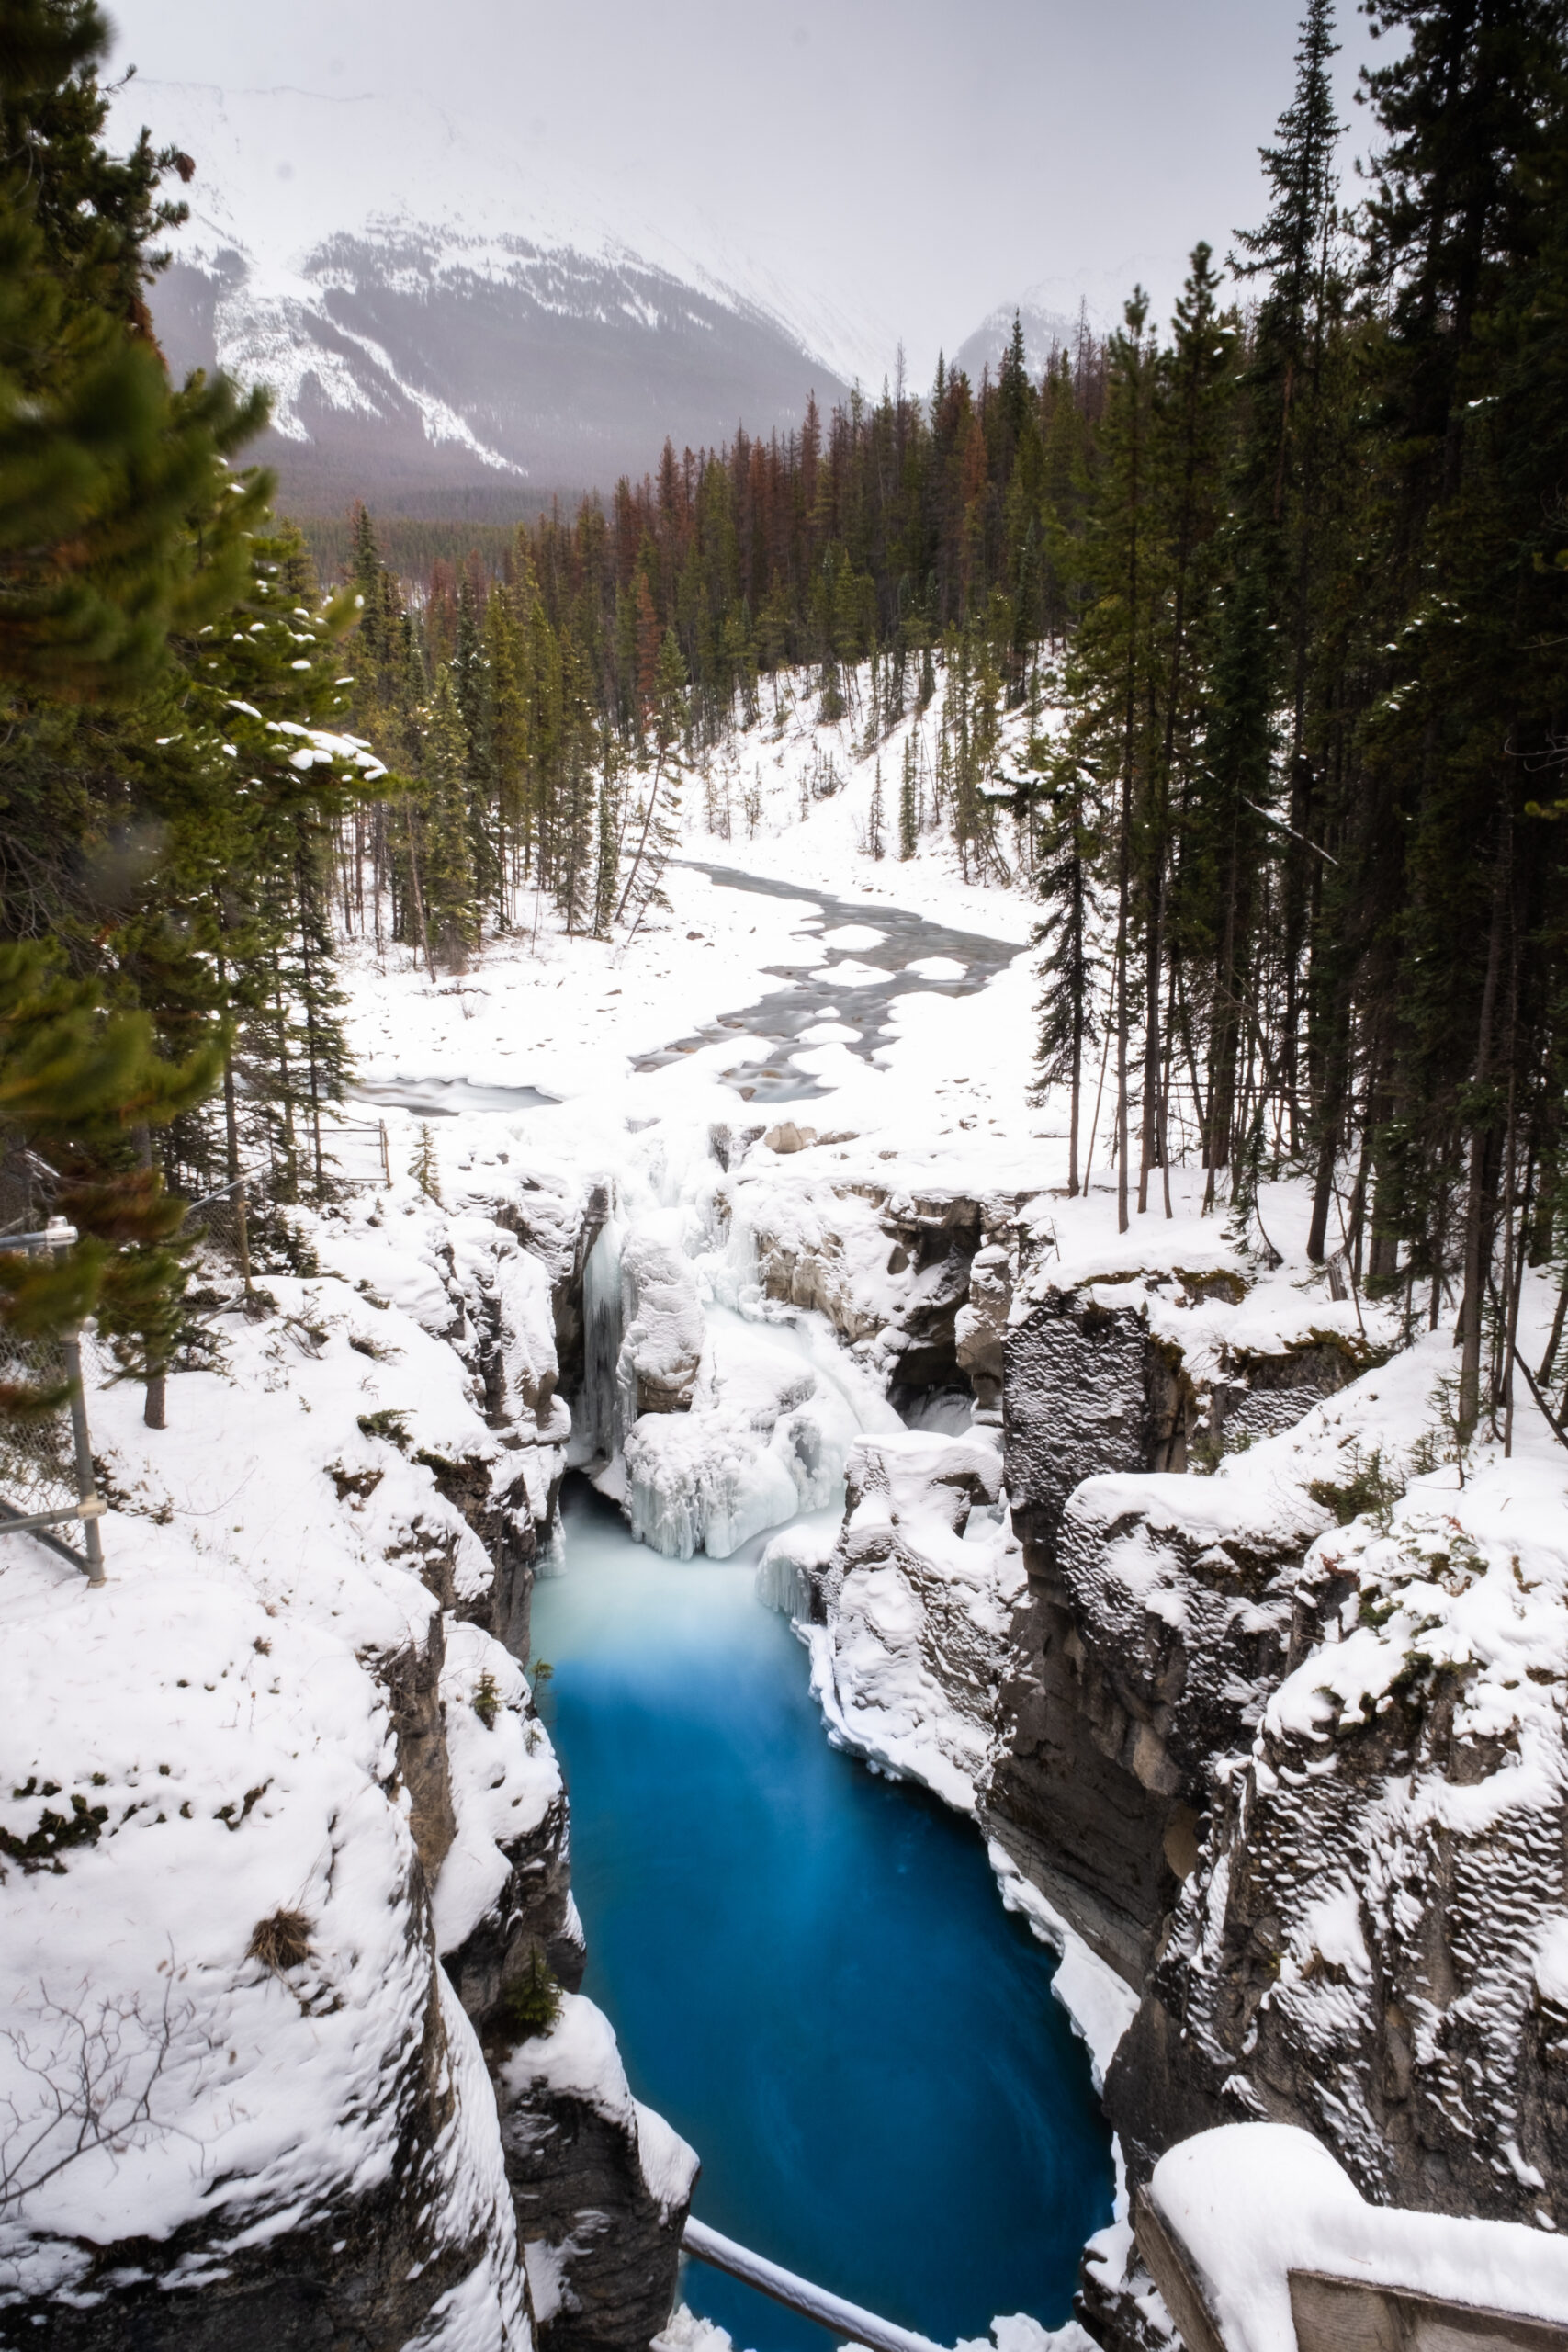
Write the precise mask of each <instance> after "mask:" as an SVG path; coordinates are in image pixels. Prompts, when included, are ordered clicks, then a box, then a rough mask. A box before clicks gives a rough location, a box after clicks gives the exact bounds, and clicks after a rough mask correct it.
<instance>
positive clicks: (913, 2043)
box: [534, 1480, 1111, 2352]
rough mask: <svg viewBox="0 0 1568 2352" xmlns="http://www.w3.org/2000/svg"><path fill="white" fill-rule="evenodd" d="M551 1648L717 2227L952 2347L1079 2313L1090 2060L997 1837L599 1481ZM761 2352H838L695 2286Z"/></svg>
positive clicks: (785, 1638)
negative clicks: (654, 1546) (833, 1720)
mask: <svg viewBox="0 0 1568 2352" xmlns="http://www.w3.org/2000/svg"><path fill="white" fill-rule="evenodd" d="M566 1527H567V1543H566V1573H565V1574H564V1575H563V1576H560V1577H553V1578H550V1579H548V1580H547V1581H544V1582H541V1584H540V1585H539V1587H538V1589H537V1591H536V1597H535V1605H534V1628H535V1631H534V1646H535V1649H536V1652H537V1653H538V1655H540V1656H541V1657H546V1658H547V1659H549V1660H550V1661H551V1663H552V1664H553V1666H554V1668H555V1674H554V1678H553V1680H551V1681H550V1683H549V1684H548V1685H547V1691H546V1693H545V1695H544V1702H543V1703H544V1709H545V1713H546V1719H547V1722H548V1723H549V1724H550V1726H551V1729H552V1732H553V1735H554V1736H555V1739H556V1742H557V1745H558V1749H559V1751H560V1755H561V1758H562V1761H563V1764H564V1766H565V1770H566V1773H567V1777H568V1781H569V1785H570V1792H571V1808H572V1859H573V1881H574V1885H575V1888H576V1893H577V1899H578V1903H579V1905H580V1907H581V1912H582V1916H583V1920H584V1923H585V1926H586V1928H587V1933H588V1948H589V1954H590V1959H589V1968H588V1975H587V1980H586V1983H585V1985H584V1988H583V1989H584V1991H585V1992H587V1993H588V1994H589V1995H591V1996H592V1998H593V1999H594V2000H596V2001H597V2002H598V2003H599V2004H600V2006H601V2007H603V2008H604V2009H605V2010H606V2011H607V2012H608V2014H609V2016H610V2018H611V2019H612V2020H613V2022H614V2024H615V2030H616V2032H617V2034H618V2036H619V2039H620V2043H621V2049H622V2052H623V2055H624V2057H625V2059H626V2067H627V2071H628V2073H629V2075H630V2076H631V2082H632V2087H633V2089H634V2091H635V2092H636V2093H637V2096H638V2098H643V2099H646V2100H648V2101H649V2102H650V2103H651V2104H652V2105H653V2106H655V2107H657V2108H658V2109H660V2110H661V2112H662V2113H664V2114H665V2115H667V2116H668V2117H669V2118H670V2120H671V2122H672V2123H673V2124H674V2125H675V2126H676V2128H677V2129H678V2130H679V2131H682V2133H683V2134H684V2135H685V2137H686V2138H687V2139H689V2140H690V2141H691V2143H692V2144H693V2145H694V2147H695V2148H696V2149H697V2150H698V2152H699V2153H700V2154H701V2156H702V2159H703V2174H702V2178H701V2180H700V2182H699V2184H698V2188H697V2194H696V2199H695V2203H694V2211H696V2212H697V2213H698V2214H699V2215H700V2217H701V2218H702V2219H703V2220H705V2221H706V2222H710V2223H711V2224H712V2225H713V2226H714V2227H715V2228H716V2229H719V2230H722V2231H724V2232H726V2233H728V2235H730V2236H732V2237H735V2238H739V2240H740V2241H741V2242H742V2243H743V2244H744V2245H750V2246H753V2247H755V2248H756V2249H757V2251H758V2252H760V2253H762V2254H766V2255H768V2256H772V2257H773V2259H774V2260H775V2261H779V2262H782V2263H784V2264H785V2265H786V2266H787V2267H790V2268H792V2269H794V2270H796V2271H799V2272H802V2273H804V2274H805V2275H806V2276H807V2278H813V2279H816V2280H818V2281H819V2282H820V2283H821V2284H822V2285H824V2286H827V2287H829V2288H830V2289H832V2290H834V2291H836V2292H837V2293H839V2294H841V2295H847V2296H849V2297H850V2298H851V2299H852V2300H853V2301H858V2302H860V2303H863V2304H865V2305H868V2306H869V2307H870V2308H871V2309H873V2310H874V2311H877V2312H882V2313H884V2314H885V2315H886V2316H887V2317H888V2318H891V2319H894V2320H897V2321H899V2322H902V2323H903V2324H906V2325H908V2326H909V2327H912V2328H915V2329H918V2330H919V2331H921V2332H922V2333H924V2334H926V2335H930V2336H931V2337H933V2338H934V2339H935V2340H936V2341H938V2342H939V2343H946V2344H952V2343H953V2342H954V2341H955V2340H956V2339H957V2338H958V2337H960V2336H976V2335H981V2336H983V2335H985V2334H986V2332H987V2329H988V2327H989V2324H990V2322H991V2320H992V2318H993V2317H994V2316H996V2315H997V2314H998V2313H1006V2312H1017V2311H1024V2312H1030V2313H1032V2315H1033V2316H1034V2317H1035V2318H1037V2319H1039V2320H1040V2321H1042V2322H1043V2323H1044V2324H1046V2325H1047V2326H1055V2325H1059V2324H1061V2322H1063V2321H1064V2320H1066V2318H1067V2317H1068V2315H1069V2310H1070V2304H1071V2298H1072V2292H1073V2286H1074V2282H1075V2278H1076V2275H1077V2261H1078V2255H1079V2251H1080V2249H1081V2246H1082V2244H1083V2241H1084V2238H1085V2236H1086V2235H1087V2234H1088V2233H1089V2232H1090V2231H1092V2230H1095V2229H1097V2228H1099V2227H1100V2226H1101V2225H1102V2224H1103V2223H1104V2222H1107V2221H1108V2220H1109V2219H1110V2216H1111V2155H1110V2149H1109V2144H1108V2139H1107V2134H1106V2130H1105V2126H1104V2123H1103V2120H1102V2119H1101V2117H1100V2110H1099V2106H1098V2103H1097V2101H1096V2099H1095V2098H1094V2094H1093V2091H1092V2088H1091V2086H1090V2081H1089V2062H1088V2059H1087V2056H1086V2054H1085V2052H1084V2050H1083V2047H1082V2044H1081V2043H1080V2042H1079V2041H1077V2039H1076V2037H1075V2036H1074V2034H1073V2032H1072V2030H1071V2028H1070V2026H1069V2024H1068V2021H1067V2018H1066V2015H1065V2014H1064V2012H1063V2011H1062V2009H1061V2007H1059V2006H1058V2004H1057V2003H1056V2002H1055V2000H1054V1999H1053V1998H1052V1995H1051V1989H1050V1985H1051V1975H1052V1971H1053V1967H1054V1962H1052V1960H1051V1958H1050V1956H1049V1955H1048V1954H1047V1953H1046V1952H1044V1951H1043V1950H1042V1948H1041V1947H1040V1946H1039V1945H1038V1944H1037V1943H1035V1942H1034V1941H1033V1940H1032V1938H1031V1936H1030V1935H1029V1933H1028V1931H1027V1929H1026V1928H1024V1927H1023V1925H1022V1924H1021V1921H1019V1920H1018V1919H1017V1918H1015V1917H1011V1916H1010V1915H1009V1914H1007V1913H1005V1912H1004V1911H1003V1909H1002V1905H1001V1902H1000V1899H999V1897H998V1894H997V1892H996V1889H995V1886H994V1884H993V1883H992V1880H991V1876H990V1873H989V1871H988V1870H987V1865H986V1860H985V1852H984V1849H983V1847H982V1844H981V1841H980V1839H979V1838H977V1836H976V1832H975V1830H974V1828H973V1826H971V1825H970V1824H968V1823H967V1822H965V1821H964V1820H962V1819H960V1818H959V1817H958V1816H956V1815H953V1814H952V1813H949V1812H947V1811H945V1810H944V1809H943V1808H942V1806H941V1805H939V1804H937V1803H936V1801H935V1800H934V1799H932V1798H930V1797H928V1796H926V1795H924V1794H923V1793H921V1792H918V1791H916V1790H914V1789H912V1788H909V1787H908V1786H906V1785H903V1784H896V1783H892V1782H889V1781H886V1780H879V1779H876V1778H874V1776H873V1775H872V1774H871V1773H870V1772H869V1771H867V1770H865V1768H864V1767H863V1765H861V1764H858V1763H856V1762H853V1761H852V1759H850V1758H848V1757H846V1756H843V1755H840V1754H838V1753H836V1752H835V1751H834V1750H833V1749H832V1748H830V1747H829V1745H828V1743H827V1740H826V1737H825V1736H824V1733H823V1729H822V1724H821V1720H820V1717H819V1716H818V1711H817V1709H816V1707H815V1705H814V1704H813V1702H812V1701H811V1698H810V1694H809V1691H808V1687H807V1656H806V1652H805V1651H804V1649H803V1648H802V1647H801V1645H800V1644H799V1643H798V1642H797V1640H796V1639H795V1636H794V1634H792V1633H791V1631H790V1628H789V1626H788V1624H787V1623H786V1622H785V1620H784V1618H783V1617H780V1616H778V1615H776V1614H775V1613H773V1611H770V1610H768V1609H765V1608H764V1607H762V1606H761V1603H760V1602H759V1601H758V1600H756V1599H755V1597H754V1593H753V1567H752V1563H753V1561H754V1559H755V1556H756V1554H757V1553H758V1552H759V1551H760V1549H761V1542H760V1541H759V1542H754V1543H753V1544H749V1545H748V1546H746V1547H745V1549H744V1550H743V1551H742V1552H741V1553H740V1554H739V1555H737V1556H736V1558H735V1559H733V1560H728V1561H725V1562H722V1563H720V1562H715V1561H711V1560H707V1559H705V1558H702V1557H700V1556H699V1557H698V1558H697V1559H695V1560H693V1561H690V1562H685V1563H682V1562H679V1561H674V1560H668V1559H663V1558H660V1556H659V1555H657V1554H655V1553H653V1552H650V1551H649V1550H647V1549H645V1548H643V1547H642V1546H640V1545H638V1544H634V1543H633V1542H632V1540H631V1538H630V1537H629V1535H628V1534H627V1532H626V1528H625V1526H624V1524H623V1522H622V1521H621V1519H620V1517H619V1515H618V1513H617V1512H615V1510H613V1509H612V1508H611V1507H610V1506H609V1505H608V1504H605V1503H604V1502H602V1501H601V1500H600V1498H598V1497H597V1496H596V1495H594V1494H593V1493H592V1490H591V1489H590V1488H588V1487H586V1486H584V1485H583V1484H582V1483H581V1481H578V1480H574V1481H572V1482H571V1491H570V1495H569V1500H568V1507H567V1516H566ZM683 2291H684V2294H685V2296H686V2300H687V2301H689V2302H690V2303H691V2304H692V2305H693V2307H694V2309H695V2310H697V2311H699V2312H702V2313H703V2314H705V2316H707V2317H709V2318H712V2319H715V2320H716V2321H718V2322H719V2323H720V2324H722V2325H724V2326H725V2327H727V2328H728V2330H729V2331H730V2333H731V2334H732V2335H733V2336H734V2338H735V2341H736V2343H737V2345H738V2346H753V2347H756V2352H808V2347H812V2348H813V2352H816V2348H819V2347H821V2346H825V2345H826V2343H827V2342H828V2341H829V2339H828V2338H827V2337H826V2336H824V2335H821V2334H819V2333H818V2330H817V2329H815V2328H814V2327H812V2326H810V2325H809V2324H807V2323H806V2322H804V2321H801V2320H798V2319H796V2318H795V2317H794V2315H793V2314H791V2313H789V2312H784V2311H782V2310H780V2309H779V2308H778V2307H777V2306H776V2305H774V2304H772V2303H769V2302H767V2301H764V2300H763V2299H762V2298H761V2297H760V2296H758V2295H756V2294H754V2293H753V2292H752V2291H751V2290H749V2289H746V2288H743V2287H741V2286H739V2285H737V2284H736V2283H735V2282H734V2281H732V2280H730V2279H728V2278H723V2277H721V2276H719V2275H718V2274H717V2273H716V2272H712V2271H709V2270H707V2269H706V2268H705V2267H703V2266H701V2265H698V2264H689V2265H688V2266H687V2271H686V2278H685V2285H684V2290H683Z"/></svg>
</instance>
